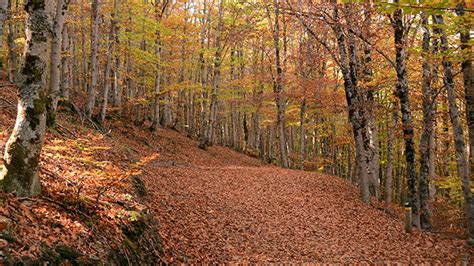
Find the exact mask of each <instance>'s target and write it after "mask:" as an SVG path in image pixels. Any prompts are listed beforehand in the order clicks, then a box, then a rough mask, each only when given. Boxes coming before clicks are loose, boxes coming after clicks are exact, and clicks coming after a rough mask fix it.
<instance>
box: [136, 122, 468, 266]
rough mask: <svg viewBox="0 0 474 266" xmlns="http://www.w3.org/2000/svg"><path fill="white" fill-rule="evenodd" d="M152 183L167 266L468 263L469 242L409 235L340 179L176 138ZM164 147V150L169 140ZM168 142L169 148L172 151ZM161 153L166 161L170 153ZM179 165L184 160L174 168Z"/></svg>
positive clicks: (155, 167)
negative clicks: (209, 265)
mask: <svg viewBox="0 0 474 266" xmlns="http://www.w3.org/2000/svg"><path fill="white" fill-rule="evenodd" d="M169 134H171V135H173V136H170V138H172V139H174V140H175V143H174V144H173V145H172V147H169V146H168V147H166V145H165V144H164V146H163V149H164V150H167V149H171V148H172V149H173V150H174V153H175V155H174V159H175V160H173V161H170V159H171V157H170V158H166V155H162V156H160V157H161V158H160V157H159V158H158V159H157V161H154V162H152V163H150V164H149V165H148V166H147V173H148V177H147V178H145V183H146V185H147V187H148V188H149V191H150V194H151V195H150V199H152V202H153V204H151V206H150V208H152V209H153V211H154V212H155V213H156V216H157V219H158V220H159V221H160V223H161V230H160V231H161V232H160V233H161V235H162V237H163V240H164V244H165V249H166V254H165V260H166V261H168V262H256V263H259V262H260V263H262V262H284V263H298V262H308V263H309V262H313V263H314V262H325V263H337V262H346V263H347V262H362V261H365V262H371V263H382V262H402V263H409V262H415V263H416V262H418V263H419V262H438V263H441V262H461V261H462V260H466V259H467V256H466V255H465V254H463V252H464V251H463V250H464V248H463V245H464V242H463V241H460V240H453V239H443V238H442V237H441V236H439V235H434V234H428V233H423V234H422V233H419V232H415V233H413V234H411V235H409V234H406V233H404V229H403V221H402V220H400V218H399V217H398V216H396V215H393V214H392V215H389V214H388V213H386V212H384V211H382V210H379V209H377V208H374V207H371V206H366V205H364V204H362V203H361V201H360V200H359V198H358V193H357V190H356V189H355V188H354V187H352V186H350V185H349V184H348V183H347V182H345V181H343V180H341V179H340V178H337V177H332V176H326V175H321V174H314V173H305V172H301V171H294V170H285V169H281V168H277V167H273V166H266V165H261V164H260V163H259V162H258V161H257V160H255V159H252V158H249V157H246V156H244V155H242V154H239V153H236V152H234V151H231V150H229V149H226V148H222V147H213V148H211V150H210V151H207V152H204V151H201V150H199V149H197V148H195V147H196V145H194V144H195V143H194V142H193V141H190V140H188V139H185V138H183V137H180V136H178V135H177V134H176V135H175V133H170V132H169V131H168V132H165V131H163V132H161V133H160V134H159V135H169ZM163 143H166V142H163ZM168 144H169V143H168ZM163 154H169V153H167V152H164V153H163ZM176 158H179V160H176Z"/></svg>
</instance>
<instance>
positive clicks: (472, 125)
mask: <svg viewBox="0 0 474 266" xmlns="http://www.w3.org/2000/svg"><path fill="white" fill-rule="evenodd" d="M465 5H466V4H465V3H464V1H463V2H462V3H461V4H459V5H458V9H457V14H458V16H461V17H462V18H463V19H464V23H465V24H464V25H465V26H464V27H462V28H461V31H460V41H461V50H462V51H463V56H464V57H463V58H464V59H463V61H462V64H461V67H462V73H463V82H464V91H465V98H466V119H467V125H468V130H469V151H470V171H471V178H470V180H471V181H472V180H473V179H474V176H473V175H474V73H473V68H472V61H471V59H470V57H469V55H472V47H471V44H470V37H471V36H470V30H471V29H470V28H471V27H472V16H470V15H469V14H466V11H465V8H466V7H465ZM466 185H467V184H466ZM470 201H471V202H467V203H466V204H467V205H469V206H470V210H469V212H468V213H467V215H466V216H467V217H468V232H469V240H470V242H471V244H473V243H474V221H473V219H474V213H473V212H474V207H473V206H472V205H473V204H474V203H473V202H472V201H473V199H472V196H471V198H470Z"/></svg>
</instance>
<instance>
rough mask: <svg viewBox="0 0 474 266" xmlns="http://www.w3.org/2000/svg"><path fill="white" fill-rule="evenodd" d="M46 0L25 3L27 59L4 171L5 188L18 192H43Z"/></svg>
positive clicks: (21, 77) (3, 184) (5, 156)
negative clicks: (41, 163)
mask: <svg viewBox="0 0 474 266" xmlns="http://www.w3.org/2000/svg"><path fill="white" fill-rule="evenodd" d="M47 8H48V7H47V2H46V1H45V0H35V1H32V0H28V1H26V3H25V11H26V14H27V16H26V25H25V36H26V45H25V60H24V63H23V65H22V67H21V71H20V73H19V90H20V91H19V96H20V97H19V101H18V112H17V118H16V123H15V128H14V129H13V132H12V134H11V136H10V138H9V140H8V142H7V144H6V148H5V155H4V160H5V164H4V167H3V169H1V172H0V180H1V184H2V186H3V190H4V191H6V192H10V193H13V194H16V195H17V196H33V195H38V194H39V193H40V192H41V184H40V180H39V176H38V168H39V165H38V164H39V157H40V153H41V149H42V147H43V142H44V134H45V130H46V90H47V89H46V88H47V84H46V76H47V71H46V69H47V64H48V52H47V51H48V41H49V38H50V36H48V32H49V30H50V23H49V20H48V14H47Z"/></svg>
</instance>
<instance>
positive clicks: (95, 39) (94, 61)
mask: <svg viewBox="0 0 474 266" xmlns="http://www.w3.org/2000/svg"><path fill="white" fill-rule="evenodd" d="M98 50H99V0H93V1H92V33H91V84H90V87H89V91H88V96H87V105H86V116H87V117H89V118H90V117H91V116H92V113H93V112H94V106H95V96H96V93H97V90H98V88H97V85H98V84H97V78H98V74H99V68H98Z"/></svg>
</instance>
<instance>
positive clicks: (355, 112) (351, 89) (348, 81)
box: [331, 0, 370, 203]
mask: <svg viewBox="0 0 474 266" xmlns="http://www.w3.org/2000/svg"><path fill="white" fill-rule="evenodd" d="M331 3H332V5H333V13H334V18H335V19H336V20H337V19H338V18H339V9H338V7H337V4H336V1H335V0H332V1H331ZM333 30H334V33H335V35H336V40H337V45H338V52H339V56H340V60H339V61H340V68H341V72H342V76H343V79H344V90H345V94H346V101H347V105H348V108H349V121H350V122H351V124H352V129H353V134H354V141H355V144H356V145H355V146H356V161H357V169H358V174H359V187H360V190H361V197H362V201H363V202H365V203H369V201H370V191H369V179H368V178H369V176H368V171H367V152H366V148H365V146H364V138H365V137H366V136H367V134H365V133H364V128H366V126H365V125H364V119H363V113H362V112H361V106H359V104H358V101H359V100H358V98H359V96H358V93H357V75H356V70H355V69H354V67H355V66H356V65H357V64H356V62H354V59H352V60H351V59H350V58H349V56H348V54H347V50H348V49H347V48H346V37H345V34H344V32H343V30H342V27H341V25H339V24H335V25H334V26H333ZM349 51H350V52H351V57H353V58H354V56H355V55H356V52H355V51H354V47H351V49H349ZM364 135H365V136H364Z"/></svg>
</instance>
